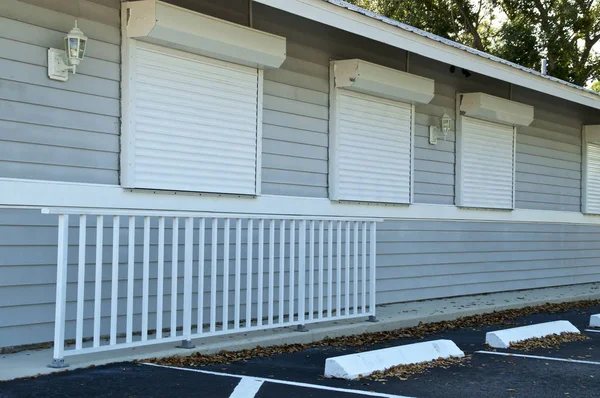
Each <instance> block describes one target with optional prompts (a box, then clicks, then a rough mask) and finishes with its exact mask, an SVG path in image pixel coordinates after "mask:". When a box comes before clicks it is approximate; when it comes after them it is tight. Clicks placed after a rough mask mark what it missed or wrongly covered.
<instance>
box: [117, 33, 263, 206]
mask: <svg viewBox="0 0 600 398" xmlns="http://www.w3.org/2000/svg"><path fill="white" fill-rule="evenodd" d="M139 47H142V48H149V49H155V50H156V49H160V51H161V52H163V53H164V54H167V55H173V56H179V57H184V58H189V59H192V60H210V61H214V62H215V63H216V64H219V63H225V64H231V65H240V66H242V67H245V68H252V69H256V70H257V113H256V135H255V139H256V144H255V166H254V193H247V192H242V193H234V192H213V191H202V190H174V189H165V188H160V187H157V188H147V187H139V186H136V185H137V184H135V175H134V173H135V166H133V165H132V164H131V162H132V161H131V159H132V158H131V156H132V155H130V154H131V153H132V152H133V151H134V150H135V149H134V148H135V132H134V128H135V122H136V114H135V110H136V98H135V95H134V93H135V84H136V58H135V57H136V50H137V48H139ZM121 51H122V66H121V90H122V92H121V94H122V98H121V115H122V116H121V137H120V155H119V159H120V164H119V185H120V186H121V187H122V188H124V189H136V190H137V189H139V190H157V191H165V192H189V193H193V194H207V195H219V196H222V195H226V196H246V197H256V196H259V195H261V187H262V141H263V140H262V137H263V101H264V69H262V68H258V67H256V68H254V67H249V66H246V65H241V64H237V63H235V62H231V61H225V60H220V59H217V58H213V57H208V56H205V55H200V54H194V53H189V52H186V51H182V50H178V49H174V48H170V47H165V46H161V45H157V44H151V43H146V42H143V41H139V40H135V39H129V38H125V37H124V38H123V40H122V50H121Z"/></svg>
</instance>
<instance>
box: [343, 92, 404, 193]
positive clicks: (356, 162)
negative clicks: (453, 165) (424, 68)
mask: <svg viewBox="0 0 600 398" xmlns="http://www.w3.org/2000/svg"><path fill="white" fill-rule="evenodd" d="M337 107H338V109H337V113H338V119H337V126H338V127H337V130H338V132H337V137H336V158H337V162H336V165H335V167H336V170H335V171H336V176H335V178H336V181H335V183H336V196H337V198H335V199H339V200H352V201H368V202H388V203H410V193H411V192H410V174H411V147H412V144H411V139H412V136H411V126H412V120H411V117H412V107H411V105H409V104H404V103H400V102H395V101H390V100H384V99H380V98H377V97H371V96H367V95H364V94H354V93H347V92H344V91H343V90H340V92H339V96H338V104H337Z"/></svg>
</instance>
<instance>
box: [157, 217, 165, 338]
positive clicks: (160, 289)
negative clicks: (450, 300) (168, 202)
mask: <svg viewBox="0 0 600 398" xmlns="http://www.w3.org/2000/svg"><path fill="white" fill-rule="evenodd" d="M157 273H158V275H157V278H158V279H157V281H156V338H157V339H161V338H162V330H163V295H164V283H165V218H164V217H158V269H157Z"/></svg>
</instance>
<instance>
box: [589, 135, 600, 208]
mask: <svg viewBox="0 0 600 398" xmlns="http://www.w3.org/2000/svg"><path fill="white" fill-rule="evenodd" d="M586 145H587V148H586V149H587V189H586V203H587V206H586V207H587V209H586V210H587V213H591V214H600V145H595V144H591V143H588V144H586Z"/></svg>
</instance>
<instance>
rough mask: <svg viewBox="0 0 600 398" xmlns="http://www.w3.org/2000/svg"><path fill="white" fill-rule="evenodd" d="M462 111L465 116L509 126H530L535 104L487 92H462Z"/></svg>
mask: <svg viewBox="0 0 600 398" xmlns="http://www.w3.org/2000/svg"><path fill="white" fill-rule="evenodd" d="M460 111H461V113H462V114H464V115H465V116H469V117H474V118H476V119H482V120H487V121H489V122H494V123H501V124H507V125H509V126H529V125H530V124H531V122H533V106H530V105H526V104H522V103H520V102H515V101H510V100H507V99H504V98H500V97H495V96H493V95H489V94H485V93H467V94H461V102H460Z"/></svg>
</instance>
